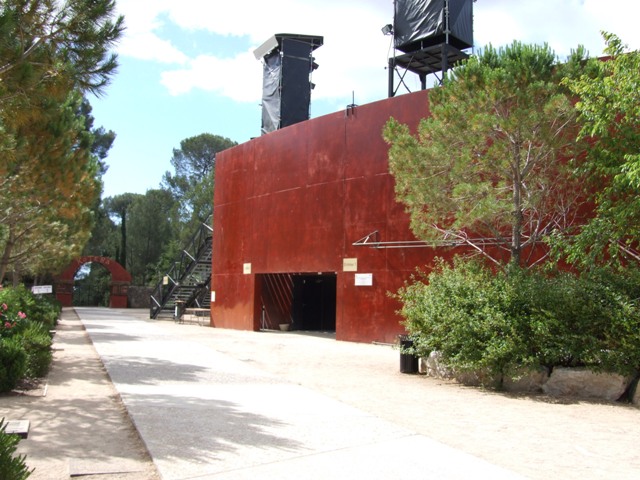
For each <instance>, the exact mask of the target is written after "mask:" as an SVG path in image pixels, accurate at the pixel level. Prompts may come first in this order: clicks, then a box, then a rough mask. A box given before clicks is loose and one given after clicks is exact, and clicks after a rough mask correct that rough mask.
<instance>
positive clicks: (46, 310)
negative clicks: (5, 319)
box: [0, 285, 61, 329]
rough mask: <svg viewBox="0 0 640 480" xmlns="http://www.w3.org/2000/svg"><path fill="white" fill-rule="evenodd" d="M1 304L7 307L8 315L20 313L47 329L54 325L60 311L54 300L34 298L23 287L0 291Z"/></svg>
mask: <svg viewBox="0 0 640 480" xmlns="http://www.w3.org/2000/svg"><path fill="white" fill-rule="evenodd" d="M3 304H4V305H7V306H8V309H9V310H8V311H7V313H8V314H10V315H14V316H15V315H17V313H18V311H21V312H23V313H24V314H26V316H27V318H29V319H30V320H31V321H36V322H40V323H43V324H45V325H46V326H47V328H48V329H51V328H53V327H54V326H55V325H56V322H57V320H58V317H59V315H60V309H61V307H60V304H59V302H57V301H56V300H55V299H53V298H50V297H46V296H36V295H34V294H33V293H31V291H30V290H28V289H27V288H25V287H24V286H23V285H19V286H17V287H11V288H4V289H2V290H0V305H3Z"/></svg>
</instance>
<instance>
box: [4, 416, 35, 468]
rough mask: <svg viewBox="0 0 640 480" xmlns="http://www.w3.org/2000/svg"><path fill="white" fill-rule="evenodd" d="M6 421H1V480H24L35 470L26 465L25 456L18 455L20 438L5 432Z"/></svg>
mask: <svg viewBox="0 0 640 480" xmlns="http://www.w3.org/2000/svg"><path fill="white" fill-rule="evenodd" d="M5 428H6V425H5V423H4V419H2V420H0V478H1V479H2V480H24V479H26V478H28V477H29V476H30V475H31V473H32V472H33V470H31V471H30V470H29V469H28V468H27V465H26V464H25V456H24V455H16V454H15V452H16V448H17V445H18V442H20V437H18V436H17V435H9V434H7V433H6V432H5Z"/></svg>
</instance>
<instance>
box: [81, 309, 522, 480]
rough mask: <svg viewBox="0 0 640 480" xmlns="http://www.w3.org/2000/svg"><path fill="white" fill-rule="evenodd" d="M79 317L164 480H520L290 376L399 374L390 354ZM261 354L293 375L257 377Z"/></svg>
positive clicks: (92, 312) (111, 317) (323, 342)
mask: <svg viewBox="0 0 640 480" xmlns="http://www.w3.org/2000/svg"><path fill="white" fill-rule="evenodd" d="M77 312H78V314H79V316H80V318H81V319H82V322H83V323H84V325H85V327H86V329H87V332H88V333H89V335H90V337H91V339H92V340H93V344H94V345H95V347H96V350H97V351H98V353H99V354H100V357H101V358H102V360H103V362H104V364H105V366H106V368H107V371H108V372H109V375H110V377H111V379H112V381H113V383H114V385H115V386H116V388H117V390H118V392H119V393H120V395H121V397H122V400H123V402H124V404H125V405H126V407H127V410H128V411H129V414H130V416H131V418H132V419H133V422H134V424H135V425H136V427H137V429H138V431H139V432H140V435H141V436H142V438H143V439H144V442H145V443H146V445H147V448H148V449H149V452H150V453H151V456H152V458H153V461H154V463H155V464H156V466H157V467H158V470H159V472H160V474H161V476H162V478H163V479H165V480H178V479H195V478H198V479H209V478H211V479H214V478H215V479H294V478H295V479H300V478H305V479H338V478H344V479H380V480H382V479H385V480H387V479H391V478H395V479H415V478H442V479H468V478H471V477H475V478H493V479H501V478H503V479H512V478H518V476H517V475H515V474H514V473H512V472H508V471H506V470H504V469H502V468H499V467H497V466H494V465H491V464H490V463H488V462H486V461H484V460H481V459H479V458H476V457H473V456H472V455H469V454H467V453H464V452H461V451H458V450H455V449H453V448H451V447H448V446H446V445H444V444H442V443H440V442H437V441H435V440H433V439H431V438H429V437H427V436H425V435H422V434H420V433H417V432H416V431H414V430H411V429H408V428H406V427H403V426H401V425H396V424H394V423H393V422H390V421H387V420H384V419H382V418H379V417H377V416H376V415H374V414H372V413H370V412H366V411H364V410H362V409H360V408H357V407H355V406H353V405H350V404H348V403H345V402H343V401H340V400H338V399H335V398H332V397H331V396H328V395H325V394H323V393H322V392H318V391H316V390H315V389H312V388H309V387H307V386H304V385H301V384H300V382H298V381H297V379H296V378H295V375H293V376H290V375H288V374H287V373H286V371H287V370H289V369H290V370H291V371H292V372H293V371H295V370H296V368H297V365H296V363H299V364H303V363H307V362H313V363H316V365H317V364H318V363H319V362H322V361H323V358H326V357H330V356H334V355H340V354H345V353H347V352H348V351H349V350H351V349H355V350H361V351H370V353H367V356H368V357H369V358H370V359H374V358H377V359H379V360H380V361H382V362H384V364H385V366H381V367H382V368H387V367H391V364H393V367H391V368H396V367H397V363H398V362H397V361H395V359H397V357H398V353H397V352H396V351H394V350H392V349H391V348H389V347H384V346H371V345H367V346H362V345H353V344H345V345H336V344H337V342H335V340H333V339H331V338H326V337H325V338H322V337H312V336H303V335H300V334H295V333H289V334H281V333H252V332H229V331H221V330H218V331H215V330H214V329H209V328H207V327H200V326H197V325H178V324H175V323H172V322H167V321H164V322H151V321H149V320H148V319H141V318H135V317H133V316H131V315H130V314H128V313H127V312H124V311H113V310H96V309H77ZM243 342H248V343H250V344H251V348H249V349H247V347H248V345H242V346H241V344H242V343H243ZM291 344H297V345H291ZM336 347H338V348H336ZM344 347H346V348H344ZM257 348H260V349H264V350H266V351H269V352H270V355H274V358H273V361H274V362H276V363H277V362H278V361H282V362H283V363H282V365H280V367H281V368H282V369H283V372H269V371H265V370H264V369H262V368H259V365H258V364H257V362H258V355H254V352H255V349H257ZM288 348H291V349H292V351H291V352H288V355H280V353H282V351H283V350H286V349H288ZM293 351H297V352H298V354H299V355H296V356H295V358H292V356H291V353H293ZM263 354H264V353H262V354H261V355H260V356H262V355H263ZM342 362H344V365H343V367H342V368H340V369H339V370H338V371H334V372H332V373H331V375H332V376H334V377H335V376H338V375H341V373H342V374H344V375H346V376H350V374H349V369H350V367H349V363H350V360H349V359H348V358H343V359H342ZM367 363H368V362H367ZM376 368H378V367H377V366H376V365H375V363H373V362H372V363H371V364H370V365H369V366H368V368H367V369H366V370H367V372H368V373H367V372H365V374H366V375H367V377H368V380H367V381H369V382H375V381H377V379H376V375H375V371H376ZM341 371H342V372H341ZM315 374H316V375H318V374H321V372H317V373H315ZM398 375H400V374H398ZM389 387H392V386H391V385H389ZM388 408H394V407H393V405H389V406H388Z"/></svg>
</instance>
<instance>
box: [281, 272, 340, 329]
mask: <svg viewBox="0 0 640 480" xmlns="http://www.w3.org/2000/svg"><path fill="white" fill-rule="evenodd" d="M336 283H337V282H336V274H335V273H318V274H297V275H293V301H292V303H293V305H292V313H293V324H294V328H295V329H296V330H302V331H322V332H335V330H336Z"/></svg>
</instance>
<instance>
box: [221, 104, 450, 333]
mask: <svg viewBox="0 0 640 480" xmlns="http://www.w3.org/2000/svg"><path fill="white" fill-rule="evenodd" d="M427 114H428V106H427V93H426V92H418V93H414V94H410V95H403V96H399V97H395V98H392V99H387V100H383V101H380V102H376V103H372V104H368V105H363V106H359V107H356V108H355V109H354V110H353V111H352V112H350V113H349V114H348V115H347V112H337V113H334V114H331V115H327V116H324V117H320V118H316V119H313V120H309V121H307V122H303V123H299V124H297V125H293V126H291V127H288V128H285V129H282V130H278V131H275V132H272V133H270V134H268V135H264V136H262V137H259V138H256V139H254V140H251V141H249V142H247V143H244V144H242V145H239V146H237V147H235V148H232V149H229V150H226V151H224V152H221V153H220V154H219V155H218V156H217V159H216V188H215V196H214V236H213V239H214V240H213V276H212V290H213V291H214V292H215V302H212V304H211V313H212V315H211V316H212V324H213V325H214V326H217V327H226V328H238V329H248V330H254V329H257V328H258V326H259V316H260V308H261V306H260V302H259V294H260V292H259V291H258V290H259V288H260V282H256V280H255V275H256V274H261V273H287V272H336V273H337V298H336V304H337V305H336V338H337V339H339V340H350V341H359V342H371V341H380V342H393V341H394V340H395V338H396V336H397V335H398V334H399V333H402V332H403V328H402V327H401V325H400V324H399V321H400V318H399V317H398V316H397V315H396V314H395V311H396V309H397V308H398V307H399V305H398V304H397V303H396V301H395V300H393V299H391V298H390V297H389V296H388V295H387V292H389V291H396V290H397V289H398V288H399V287H400V286H401V285H402V284H403V282H404V281H405V280H407V279H408V278H409V277H410V275H411V273H413V272H414V271H415V268H416V267H417V266H422V265H425V264H430V263H431V261H432V259H433V256H434V253H435V252H434V250H433V249H428V248H417V249H380V250H376V249H371V248H367V247H356V246H353V245H352V244H353V242H355V241H357V240H359V239H360V238H362V237H364V236H365V235H367V234H369V233H371V232H373V231H374V230H378V231H379V232H380V237H379V239H380V240H381V241H401V240H414V239H415V238H414V236H413V234H412V233H411V232H410V230H409V226H408V225H409V221H408V217H407V215H406V214H405V213H404V210H403V207H402V206H401V205H399V204H398V203H397V202H396V201H395V198H394V191H393V178H392V177H391V176H390V175H389V173H388V163H387V159H388V157H387V154H388V146H387V145H386V144H385V142H384V141H383V140H382V128H383V126H384V124H385V122H386V121H387V120H388V119H389V117H391V116H393V117H395V118H396V119H397V120H399V121H401V122H403V123H407V124H409V125H410V126H412V127H415V126H416V125H417V123H418V121H419V120H420V119H421V118H423V117H425V116H427ZM440 253H442V252H440ZM344 258H357V260H358V273H371V274H372V275H373V286H370V287H369V286H367V287H363V286H355V284H354V283H355V273H353V272H343V259H344ZM246 263H250V264H251V273H250V274H245V273H243V265H244V264H246Z"/></svg>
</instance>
